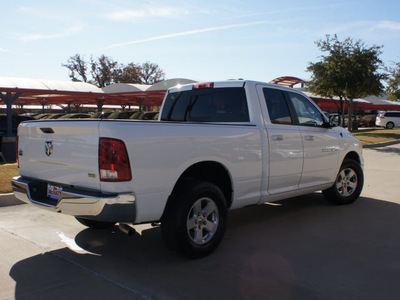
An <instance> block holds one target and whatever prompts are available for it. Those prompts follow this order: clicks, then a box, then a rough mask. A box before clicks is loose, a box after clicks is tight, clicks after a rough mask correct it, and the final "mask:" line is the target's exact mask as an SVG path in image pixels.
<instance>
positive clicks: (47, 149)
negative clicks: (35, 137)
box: [44, 141, 53, 156]
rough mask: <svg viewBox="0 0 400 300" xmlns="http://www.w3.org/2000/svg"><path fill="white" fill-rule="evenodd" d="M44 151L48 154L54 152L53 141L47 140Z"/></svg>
mask: <svg viewBox="0 0 400 300" xmlns="http://www.w3.org/2000/svg"><path fill="white" fill-rule="evenodd" d="M44 152H45V153H46V155H47V156H50V155H52V154H53V142H51V141H48V142H45V144H44Z"/></svg>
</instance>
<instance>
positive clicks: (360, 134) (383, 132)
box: [352, 128, 400, 145]
mask: <svg viewBox="0 0 400 300" xmlns="http://www.w3.org/2000/svg"><path fill="white" fill-rule="evenodd" d="M352 135H353V136H355V137H356V138H358V139H359V140H360V141H361V142H362V143H363V144H364V145H366V144H375V143H383V142H390V141H394V140H399V139H400V129H381V128H374V129H366V130H360V131H357V132H352Z"/></svg>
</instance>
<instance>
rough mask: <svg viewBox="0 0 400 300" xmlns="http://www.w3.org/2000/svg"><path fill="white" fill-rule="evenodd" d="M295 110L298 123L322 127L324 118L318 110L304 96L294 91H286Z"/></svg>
mask: <svg viewBox="0 0 400 300" xmlns="http://www.w3.org/2000/svg"><path fill="white" fill-rule="evenodd" d="M288 95H289V98H290V100H291V101H292V103H293V106H294V109H295V111H296V114H297V117H298V121H299V125H302V126H314V127H316V126H317V127H322V126H323V125H324V118H323V117H322V115H321V113H320V112H319V110H318V109H317V108H316V107H315V106H314V105H313V104H312V103H311V102H310V101H309V100H308V99H307V98H305V97H303V96H302V95H299V94H296V93H288Z"/></svg>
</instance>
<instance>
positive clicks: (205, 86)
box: [193, 82, 214, 90]
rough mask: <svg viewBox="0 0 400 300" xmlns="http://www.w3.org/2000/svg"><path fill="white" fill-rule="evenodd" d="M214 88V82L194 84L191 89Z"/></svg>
mask: <svg viewBox="0 0 400 300" xmlns="http://www.w3.org/2000/svg"><path fill="white" fill-rule="evenodd" d="M213 87H214V82H203V83H195V84H193V89H194V90H198V89H212V88H213Z"/></svg>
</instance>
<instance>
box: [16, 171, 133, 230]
mask: <svg viewBox="0 0 400 300" xmlns="http://www.w3.org/2000/svg"><path fill="white" fill-rule="evenodd" d="M11 183H12V188H13V191H14V195H15V197H16V198H17V199H19V200H22V201H24V202H26V203H28V204H31V205H34V206H36V207H40V208H44V209H47V210H50V211H53V212H58V213H63V214H67V215H71V216H76V217H82V218H87V219H93V220H98V221H108V222H132V223H134V222H135V218H136V205H135V197H134V195H133V194H125V193H122V194H103V193H100V192H95V191H86V190H82V189H76V188H71V187H67V186H61V187H62V191H61V195H60V197H59V199H58V200H55V199H52V198H49V197H47V182H44V181H38V180H31V179H27V178H23V177H14V178H13V179H12V181H11Z"/></svg>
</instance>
